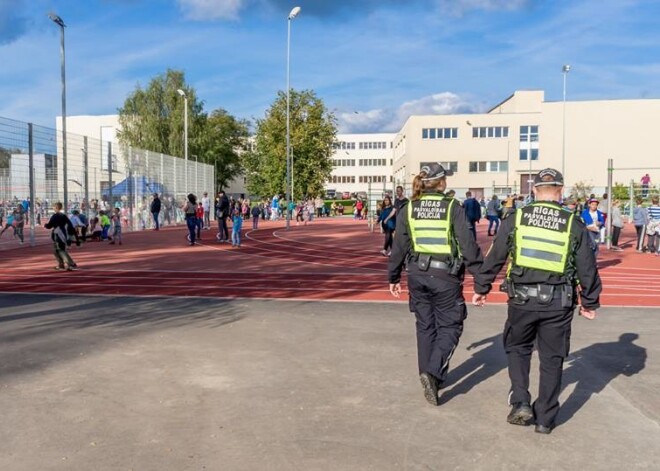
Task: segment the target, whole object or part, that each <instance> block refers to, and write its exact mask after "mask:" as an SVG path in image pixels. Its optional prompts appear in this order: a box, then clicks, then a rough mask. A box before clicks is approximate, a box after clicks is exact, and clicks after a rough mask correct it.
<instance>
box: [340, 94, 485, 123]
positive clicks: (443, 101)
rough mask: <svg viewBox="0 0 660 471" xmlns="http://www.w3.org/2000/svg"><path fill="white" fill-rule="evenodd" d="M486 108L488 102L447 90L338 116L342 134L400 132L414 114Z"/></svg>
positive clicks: (451, 112)
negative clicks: (396, 105)
mask: <svg viewBox="0 0 660 471" xmlns="http://www.w3.org/2000/svg"><path fill="white" fill-rule="evenodd" d="M486 109H487V106H486V105H485V104H484V103H480V102H478V101H476V100H473V99H470V98H469V97H461V96H459V95H457V94H455V93H451V92H443V93H436V94H434V95H429V96H425V97H422V98H419V99H416V100H411V101H407V102H405V103H403V104H401V105H400V106H399V107H397V108H385V109H375V110H369V111H364V112H350V113H348V112H344V113H340V114H339V115H338V117H337V118H338V120H339V131H340V132H342V133H363V132H396V131H399V130H400V129H401V127H402V126H403V124H404V123H405V122H406V120H407V119H408V118H409V117H410V116H413V115H442V114H469V113H480V112H483V111H485V110H486Z"/></svg>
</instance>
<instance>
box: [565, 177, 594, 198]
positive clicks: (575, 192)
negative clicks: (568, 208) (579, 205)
mask: <svg viewBox="0 0 660 471" xmlns="http://www.w3.org/2000/svg"><path fill="white" fill-rule="evenodd" d="M593 189H594V187H593V185H590V184H588V183H586V182H583V181H579V182H577V183H576V184H575V185H573V187H572V188H571V194H570V198H571V199H576V198H580V199H582V200H584V199H585V198H588V197H589V195H590V194H591V192H592V191H593Z"/></svg>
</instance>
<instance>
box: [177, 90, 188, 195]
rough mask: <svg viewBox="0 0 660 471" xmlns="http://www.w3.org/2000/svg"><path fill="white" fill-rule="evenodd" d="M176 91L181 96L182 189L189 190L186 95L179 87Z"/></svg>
mask: <svg viewBox="0 0 660 471" xmlns="http://www.w3.org/2000/svg"><path fill="white" fill-rule="evenodd" d="M177 93H178V94H179V95H181V96H182V97H183V105H184V109H183V142H184V144H183V146H184V149H183V153H184V155H185V167H184V171H183V175H184V178H185V182H186V184H185V185H184V187H185V190H184V191H186V192H187V191H189V188H188V96H187V95H186V92H184V91H183V90H181V89H180V88H179V89H178V90H177Z"/></svg>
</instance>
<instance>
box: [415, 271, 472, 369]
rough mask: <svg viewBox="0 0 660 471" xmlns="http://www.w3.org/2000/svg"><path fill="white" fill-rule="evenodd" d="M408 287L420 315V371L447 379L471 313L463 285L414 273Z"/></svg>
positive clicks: (418, 346) (417, 324) (418, 334)
mask: <svg viewBox="0 0 660 471" xmlns="http://www.w3.org/2000/svg"><path fill="white" fill-rule="evenodd" d="M408 290H409V292H410V310H411V311H412V312H414V313H415V318H416V328H417V362H418V366H419V373H420V374H421V373H430V374H432V375H433V376H435V377H436V378H438V380H440V382H443V381H444V379H445V376H446V374H447V369H448V368H449V360H450V359H451V356H452V355H453V353H454V350H455V349H456V346H457V345H458V341H459V339H460V337H461V334H462V333H463V322H464V321H465V318H466V317H467V308H466V306H465V298H463V286H462V284H460V283H451V282H449V281H447V280H443V279H442V278H438V277H436V276H433V275H420V274H412V273H410V274H408Z"/></svg>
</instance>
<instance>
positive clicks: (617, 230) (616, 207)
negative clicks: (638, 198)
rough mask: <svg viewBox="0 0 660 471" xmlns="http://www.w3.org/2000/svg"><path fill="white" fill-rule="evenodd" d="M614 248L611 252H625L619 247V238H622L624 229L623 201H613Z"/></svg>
mask: <svg viewBox="0 0 660 471" xmlns="http://www.w3.org/2000/svg"><path fill="white" fill-rule="evenodd" d="M611 217H612V247H611V248H610V250H614V251H615V252H623V249H622V248H621V247H619V237H620V236H621V230H622V229H623V216H622V215H621V201H619V200H616V199H615V200H613V201H612V214H611Z"/></svg>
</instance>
